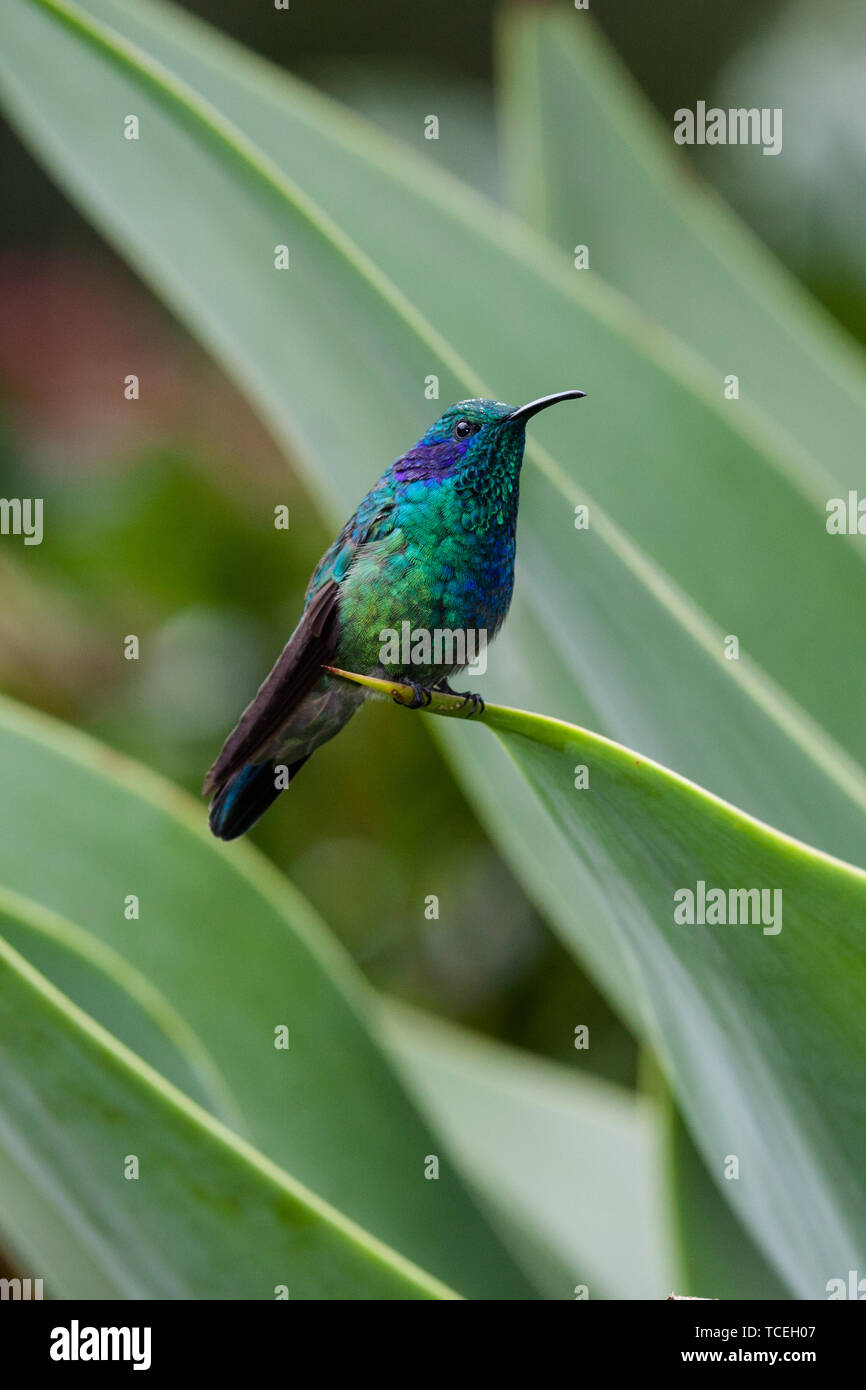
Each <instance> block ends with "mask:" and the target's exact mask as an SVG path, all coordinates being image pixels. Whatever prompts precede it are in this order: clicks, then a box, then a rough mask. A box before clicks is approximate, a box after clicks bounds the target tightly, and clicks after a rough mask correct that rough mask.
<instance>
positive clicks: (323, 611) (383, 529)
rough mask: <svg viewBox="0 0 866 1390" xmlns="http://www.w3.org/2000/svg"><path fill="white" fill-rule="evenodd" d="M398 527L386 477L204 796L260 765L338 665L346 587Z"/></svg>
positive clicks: (318, 585)
mask: <svg viewBox="0 0 866 1390" xmlns="http://www.w3.org/2000/svg"><path fill="white" fill-rule="evenodd" d="M393 526H394V491H393V485H392V482H391V478H390V475H389V474H388V473H386V474H385V475H384V476H383V477H382V478H380V480H379V482H378V483H377V484H376V486H375V487H374V488H372V489H371V490H370V492H368V493H367V496H366V497H365V498H364V500H363V502H362V503H361V505H360V506H359V508H358V510H357V511H356V512H355V514H354V516H353V517H351V518H350V520H349V521H347V523H346V525H345V526H344V527H343V530H342V531H341V532H340V534H339V536H338V537H337V539H336V540H335V541H334V543H333V545H332V546H331V547H330V548H329V549H328V550H326V552H325V554H324V555H323V556H322V558H321V560H320V561H319V564H318V565H317V566H316V570H315V572H314V574H313V577H312V579H311V580H310V584H309V587H308V589H307V596H306V603H305V606H304V611H303V613H302V615H301V621H300V622H299V623H298V626H297V627H296V628H295V630H294V632H293V633H292V635H291V637H290V638H289V640H288V642H287V643H286V645H285V647H284V648H283V650H282V653H281V654H280V656H279V658H278V660H277V662H276V665H275V666H274V668H273V670H272V671H271V673H270V675H269V676H267V677H266V679H265V680H264V682H263V684H262V685H261V686H260V687H259V690H258V693H257V694H256V696H255V699H254V700H252V701H251V703H250V704H249V705H248V706H247V708H246V709H245V710H244V712H243V714H242V715H241V717H240V720H239V721H238V724H237V727H236V728H235V729H234V730H233V731H232V733H230V734H229V736H228V738H227V739H226V742H225V744H224V746H223V749H222V752H221V753H220V755H219V757H218V758H217V760H216V762H215V763H214V765H213V767H212V768H211V770H210V772H209V773H208V775H207V777H206V778H205V782H204V786H203V788H202V794H203V795H204V796H210V795H211V793H212V792H217V791H219V790H220V788H221V787H224V786H225V785H226V783H227V782H229V781H230V780H231V778H232V777H234V776H235V775H236V773H238V772H240V771H241V769H242V768H244V767H246V766H247V764H249V763H254V762H255V761H256V760H257V758H258V757H260V755H261V753H262V751H263V750H264V749H265V748H267V746H268V744H269V743H270V742H271V740H272V739H273V737H274V735H275V734H277V733H278V732H279V730H280V729H281V728H282V727H283V725H284V724H285V723H286V721H287V720H288V718H289V716H290V715H291V713H292V710H293V709H294V708H295V706H296V705H298V704H300V702H301V700H302V699H303V698H304V696H305V695H306V694H308V692H309V691H310V690H312V688H313V686H314V685H315V684H316V682H317V681H318V680H319V679H320V678H321V675H322V667H323V666H329V665H331V664H332V663H333V658H334V654H335V652H336V650H337V644H338V641H339V635H340V585H341V583H342V581H343V580H344V579H345V577H346V575H347V574H348V572H349V569H350V568H351V565H352V562H353V561H354V559H355V557H356V556H357V554H358V552H359V551H361V550H362V549H363V547H364V546H366V545H369V544H370V543H372V542H374V541H376V540H380V539H382V537H384V536H385V535H387V534H388V533H389V532H390V531H392V530H393Z"/></svg>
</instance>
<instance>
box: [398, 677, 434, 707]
mask: <svg viewBox="0 0 866 1390" xmlns="http://www.w3.org/2000/svg"><path fill="white" fill-rule="evenodd" d="M401 684H402V685H408V686H409V689H410V690H411V691H412V699H411V700H402V699H401V698H400V696H399V695H395V696H394V704H395V705H402V706H403V707H404V709H418V708H419V707H420V706H421V705H429V703H430V701H431V700H432V699H433V695H432V693H431V692H430V691H429V690H428V688H427V686H426V685H421V683H420V681H411V680H407V679H406V677H403V678H402V680H401Z"/></svg>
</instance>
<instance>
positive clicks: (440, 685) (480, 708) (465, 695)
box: [433, 676, 485, 719]
mask: <svg viewBox="0 0 866 1390" xmlns="http://www.w3.org/2000/svg"><path fill="white" fill-rule="evenodd" d="M433 689H434V690H441V692H442V694H443V695H453V696H454V697H455V699H458V700H462V701H463V705H462V708H464V709H465V708H466V706H467V705H471V706H472V708H471V709H469V710H467V711H466V718H467V719H471V718H472V716H473V714H483V713H484V709H485V705H484V701H483V700H482V698H481V696H480V695H474V694H473V693H472V692H471V691H468V692H466V691H463V690H455V689H454V687H453V686H452V685H449V684H448V677H447V676H441V677H440V679H439V680H438V681H437V682H436V684H435V685H434V687H433Z"/></svg>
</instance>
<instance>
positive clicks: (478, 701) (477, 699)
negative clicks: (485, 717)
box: [454, 690, 486, 719]
mask: <svg viewBox="0 0 866 1390" xmlns="http://www.w3.org/2000/svg"><path fill="white" fill-rule="evenodd" d="M454 694H455V695H459V694H460V692H459V691H457V690H455V691H454ZM461 698H462V704H461V706H460V708H461V709H466V706H467V705H471V706H472V708H471V709H469V710H466V718H467V719H471V718H472V716H473V715H475V714H483V713H484V711H485V709H486V705H485V703H484V701H483V699H482V698H481V696H480V695H476V694H474V693H473V692H472V691H471V690H470V691H467V692H466V694H464V695H463V696H462V697H461Z"/></svg>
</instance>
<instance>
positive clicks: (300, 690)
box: [202, 391, 586, 840]
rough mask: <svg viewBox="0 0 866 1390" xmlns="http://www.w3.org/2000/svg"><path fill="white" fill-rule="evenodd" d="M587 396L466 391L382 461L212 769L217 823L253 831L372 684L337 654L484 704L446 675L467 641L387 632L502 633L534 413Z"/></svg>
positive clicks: (364, 669) (426, 691) (207, 792)
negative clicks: (444, 645)
mask: <svg viewBox="0 0 866 1390" xmlns="http://www.w3.org/2000/svg"><path fill="white" fill-rule="evenodd" d="M585 395H586V392H585V391H559V392H557V393H556V394H555V395H552V396H542V397H541V398H540V399H539V400H534V401H530V402H529V403H528V405H522V406H519V407H517V408H516V409H515V408H514V407H513V406H510V405H506V404H505V403H504V402H503V401H493V400H480V399H479V400H470V401H458V403H457V404H456V405H452V406H450V407H449V409H448V410H446V411H445V413H444V414H443V415H440V417H439V419H438V420H436V421H435V423H434V424H432V425H431V426H430V428H429V429H428V430H427V432H426V434H424V435H422V437H421V438H420V439H419V441H418V443H417V444H414V445H413V446H412V448H411V449H409V450H408V452H407V453H405V454H403V455H402V456H401V457H400V458H398V459H397V460H396V461H395V462H394V463H392V464H391V466H390V467H389V468H387V469H386V470H385V472H384V473H383V474H382V476H381V478H380V479H379V481H378V482H377V483H375V484H374V486H373V487H372V488H371V489H370V491H369V492H368V493H367V495H366V497H365V498H364V500H363V501H362V502H361V504H360V506H359V507H358V509H357V511H356V512H355V513H354V515H353V516H352V517H350V519H349V520H348V521H347V522H346V525H345V526H344V527H343V529H342V531H341V532H340V534H339V536H338V537H337V539H336V540H335V541H334V543H333V545H332V546H331V547H330V548H329V549H328V550H326V551H325V554H324V555H323V556H322V558H321V560H320V561H319V563H318V565H317V566H316V568H315V570H314V571H313V575H312V578H311V579H310V582H309V584H308V586H307V591H306V595H305V598H304V607H303V611H302V613H301V617H300V621H299V622H298V625H297V627H296V628H295V630H294V632H293V633H292V635H291V637H290V638H289V640H288V642H287V643H286V645H285V647H284V648H283V651H282V652H281V654H280V656H279V657H278V658H277V661H276V663H275V664H274V666H273V668H272V669H271V671H270V673H269V675H268V676H266V678H265V680H264V682H263V683H262V685H261V686H260V687H259V690H258V693H257V694H256V696H255V698H254V699H253V700H252V701H251V702H250V704H249V705H248V706H247V708H246V709H245V710H244V712H243V714H242V715H241V717H240V719H239V721H238V723H237V725H236V727H235V728H234V729H233V731H232V732H231V733H230V734H229V736H228V738H227V739H226V741H225V744H224V745H223V748H222V751H221V752H220V754H219V757H218V758H217V760H216V762H215V763H214V764H213V766H212V767H211V769H210V771H209V772H208V774H207V777H206V778H205V782H204V787H203V789H202V793H203V795H204V796H209V797H211V798H212V800H211V804H210V817H209V818H210V828H211V830H212V831H213V833H214V835H216V836H218V837H219V838H220V839H222V840H234V839H237V838H238V836H240V835H243V834H245V832H246V831H247V830H249V829H250V827H251V826H253V825H254V824H255V822H256V821H257V820H258V819H259V817H260V816H262V815H264V813H265V811H266V810H267V809H268V807H269V806H270V805H271V804H272V803H273V802H274V801H276V799H277V797H278V796H279V794H280V792H281V791H284V790H285V788H286V787H287V786H288V785H289V784H290V783H291V782H293V781H294V779H295V777H296V776H297V774H298V772H299V771H300V770H301V768H302V767H303V765H304V763H305V762H306V761H307V759H308V758H309V757H310V755H311V754H312V753H314V752H315V750H316V749H317V748H319V747H320V746H321V745H322V744H323V743H325V742H327V740H328V739H330V738H333V737H334V735H335V734H338V733H339V732H340V730H341V729H342V728H343V727H344V725H345V724H347V723H348V721H349V720H350V719H351V717H352V715H353V714H354V713H355V712H356V710H357V709H358V708H359V707H360V705H361V704H362V703H363V702H364V700H365V699H366V698H367V697H368V692H367V691H365V690H364V689H363V687H361V686H358V685H355V684H352V683H351V682H350V681H347V680H344V679H342V678H341V677H339V676H335V675H332V674H330V672H329V671H328V669H327V668H328V667H339V668H341V669H343V670H346V671H353V672H356V673H358V674H359V675H368V676H378V677H380V678H384V679H386V680H388V679H393V680H395V681H398V682H399V683H400V684H403V685H407V686H409V687H410V688H411V691H412V695H411V700H410V701H408V702H405V703H408V704H409V705H410V707H412V708H418V707H420V706H422V705H424V704H429V703H430V699H431V693H432V691H434V690H436V691H444V692H445V693H447V694H449V695H460V696H461V698H462V699H463V701H464V702H465V703H467V704H468V705H469V706H470V708H469V710H468V713H469V714H470V715H471V714H474V713H476V712H477V710H479V709H483V707H484V706H483V701H482V700H481V697H480V696H479V695H475V694H471V693H470V694H462V692H458V691H455V690H453V689H452V687H451V685H450V683H449V677H450V676H453V675H454V674H455V673H456V672H458V671H460V670H462V669H464V667H465V666H466V665H467V664H468V662H467V660H466V655H465V653H466V649H467V644H466V643H464V644H463V647H462V649H460V650H455V649H454V648H453V646H452V647H451V648H450V650H445V649H440V650H438V651H437V650H436V649H435V647H431V646H429V644H426V645H425V643H424V642H422V643H421V644H420V646H419V647H418V648H417V651H418V653H419V656H418V657H417V658H416V656H415V652H416V647H415V646H414V644H413V648H412V653H411V654H410V653H407V652H406V650H405V644H404V646H403V648H402V649H401V650H400V652H399V656H398V659H397V660H396V662H395V660H394V659H393V649H388V650H387V651H386V649H385V647H384V645H383V642H384V638H385V636H386V634H394V633H400V632H402V631H404V630H406V629H404V625H405V624H407V623H408V624H409V629H408V630H410V631H411V632H412V633H413V634H415V633H417V632H419V631H420V632H421V633H422V634H424V633H431V632H440V633H447V634H454V633H455V632H456V633H462V634H466V635H467V636H471V635H475V639H476V640H475V643H474V645H473V647H472V649H473V651H477V646H478V641H479V640H480V642H481V644H482V645H484V646H485V647H486V643H487V642H488V641H490V640H492V638H493V637H495V636H496V633H497V632H498V631H499V629H500V628H501V626H502V624H503V622H504V621H505V616H506V614H507V612H508V608H509V605H510V603H511V595H512V592H513V589H514V556H515V546H516V533H517V507H518V496H519V482H520V468H521V465H522V463H523V450H524V446H525V443H526V422H527V420H529V419H531V418H532V416H533V415H537V414H538V412H539V411H541V410H546V409H547V407H548V406H551V405H556V404H557V402H559V401H566V400H578V399H580V398H581V397H583V396H585ZM410 655H411V658H412V659H411V660H407V661H403V657H406V656H410ZM400 703H403V701H400Z"/></svg>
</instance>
